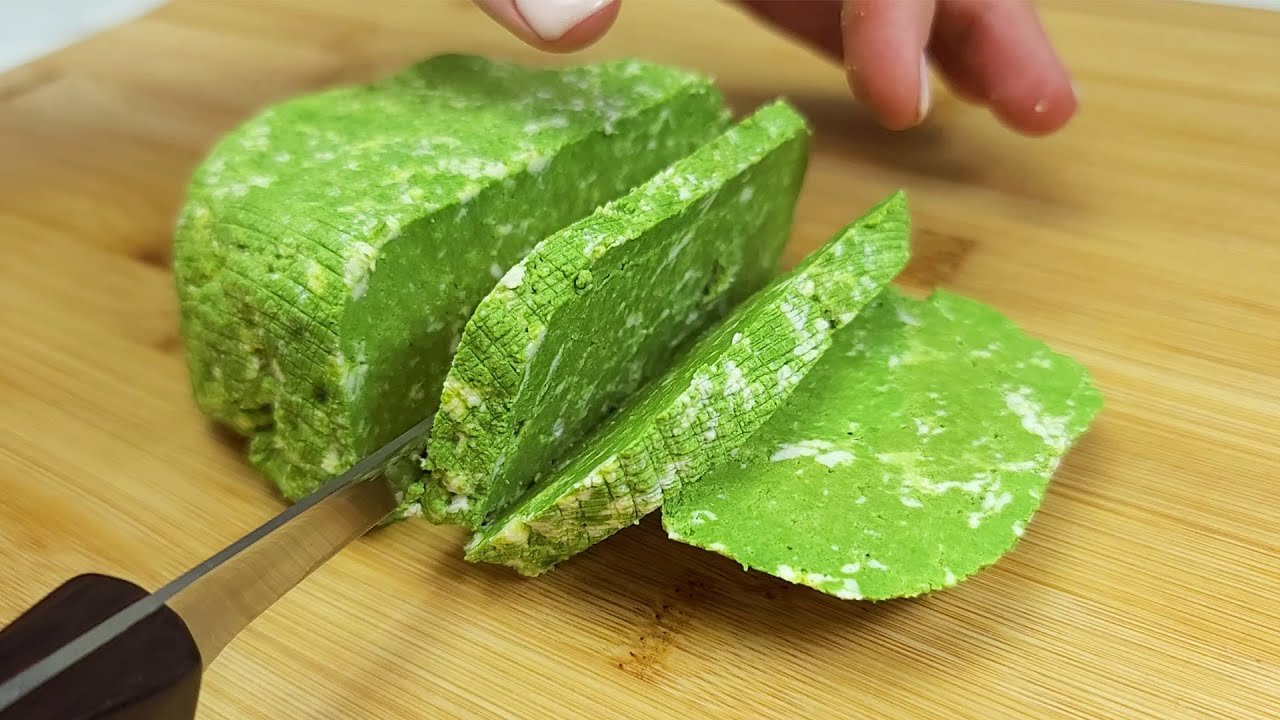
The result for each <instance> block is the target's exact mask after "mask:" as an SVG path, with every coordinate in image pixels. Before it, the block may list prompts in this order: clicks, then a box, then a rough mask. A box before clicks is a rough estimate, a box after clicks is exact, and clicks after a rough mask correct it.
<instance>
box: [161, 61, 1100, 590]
mask: <svg viewBox="0 0 1280 720" xmlns="http://www.w3.org/2000/svg"><path fill="white" fill-rule="evenodd" d="M808 138H809V135H808V129H807V128H806V126H805V122H804V119H803V118H802V117H801V116H800V115H799V114H798V113H797V112H796V111H795V109H794V108H792V107H791V106H790V105H788V104H787V103H786V102H784V101H776V102H772V103H769V104H767V105H765V106H763V107H761V108H759V109H756V110H755V111H753V112H750V113H748V114H747V115H746V116H745V117H744V118H743V119H741V120H740V121H738V122H736V123H735V122H731V116H730V113H729V111H728V109H727V108H726V106H725V102H724V99H723V97H722V96H721V94H720V93H719V92H718V91H717V90H716V88H715V87H714V85H713V83H712V81H711V80H710V79H709V78H706V77H703V76H700V75H697V74H694V73H689V72H686V71H683V70H679V69H675V68H668V67H663V66H660V65H655V64H651V63H646V62H641V61H635V60H617V61H608V62H600V63H594V64H589V65H582V66H575V67H567V68H562V69H533V68H528V67H520V66H517V65H514V64H511V63H504V62H498V61H493V60H488V59H484V58H481V57H476V56H470V55H458V54H451V55H440V56H437V57H433V58H430V59H428V60H425V61H423V62H420V63H417V64H415V65H413V66H412V67H409V68H406V69H404V70H403V71H401V72H398V73H395V74H393V75H390V76H388V77H386V78H384V79H382V80H380V81H377V82H373V83H368V84H364V85H357V86H349V87H340V88H334V89H330V90H326V91H323V92H317V93H313V94H310V95H306V96H301V97H296V98H292V99H288V100H284V101H281V102H279V103H276V104H274V105H272V106H270V107H267V108H265V109H263V110H262V111H261V112H260V113H259V114H258V115H256V116H255V117H253V118H251V119H249V120H248V121H247V122H246V123H244V124H243V125H242V126H240V127H238V128H236V129H235V130H233V131H232V132H230V133H229V134H228V135H227V136H226V137H225V138H223V139H222V140H221V141H220V142H219V143H218V144H217V145H216V146H215V147H214V148H213V149H212V151H211V153H210V154H209V156H208V157H207V158H205V160H204V161H203V162H202V163H201V164H200V165H199V167H198V168H197V169H196V171H195V174H194V177H193V179H192V182H191V186H190V188H189V191H188V197H187V202H186V204H185V206H184V207H183V209H182V212H181V215H180V217H179V220H178V224H177V228H176V235H175V274H176V278H177V289H178V299H179V307H180V312H181V327H182V340H183V343H184V347H185V350H186V358H187V363H188V368H189V372H190V377H191V383H192V389H193V392H194V396H195V399H196V402H197V404H198V406H199V407H200V409H201V410H202V411H203V412H204V413H206V414H207V415H208V416H209V417H211V418H213V419H214V420H216V421H217V422H219V423H223V424H225V425H227V426H229V427H231V428H233V429H235V430H236V431H237V432H239V433H242V434H243V435H245V436H247V437H248V438H249V439H250V442H249V458H250V461H251V462H252V463H253V465H254V466H256V467H257V468H258V469H259V470H260V471H261V472H262V473H263V474H264V475H265V476H266V477H268V478H270V479H271V480H272V481H273V482H274V483H276V485H277V486H278V487H279V488H280V491H281V494H282V496H283V497H284V498H285V499H286V500H289V501H293V500H297V499H299V498H301V497H302V496H304V495H306V494H307V493H309V492H311V491H312V490H314V489H315V488H316V487H318V486H319V485H320V484H321V483H322V482H324V481H325V480H327V479H328V478H330V477H332V476H334V475H336V474H338V473H340V472H342V471H343V470H345V469H346V468H348V467H349V466H351V465H352V464H353V463H354V462H355V461H356V460H357V459H358V458H361V457H364V456H366V455H368V454H369V453H370V452H372V451H374V450H375V449H376V448H378V447H380V446H382V445H383V444H384V443H386V442H387V441H388V440H390V439H392V438H394V437H396V436H398V435H400V434H401V433H403V432H405V431H406V430H407V429H409V428H411V427H413V426H414V425H416V424H417V423H418V422H419V421H421V420H423V419H424V418H427V417H434V428H433V431H432V435H431V437H424V438H420V439H418V441H417V444H416V445H414V446H413V447H411V448H409V450H408V451H406V452H405V453H402V454H401V455H400V456H398V458H397V460H396V462H395V463H394V464H392V465H391V467H389V468H388V470H387V476H388V478H389V479H390V480H391V482H392V484H393V486H394V487H395V489H396V490H397V492H398V493H399V498H400V503H399V507H398V508H397V510H396V511H395V512H394V513H392V514H391V516H389V517H388V518H387V520H388V521H391V520H396V519H401V518H406V517H412V516H424V517H425V519H426V520H427V521H429V522H434V523H447V524H455V525H461V526H464V527H466V528H468V529H470V530H471V531H472V536H471V540H470V542H469V543H468V544H467V546H466V548H465V555H466V557H467V559H468V560H470V561H473V562H487V563H498V564H503V565H507V566H510V567H512V568H514V569H515V570H516V571H518V572H520V573H523V574H525V575H539V574H542V573H545V572H547V571H548V570H550V569H551V568H553V567H555V566H557V565H558V564H559V563H562V562H564V561H565V560H567V559H568V558H571V557H573V556H574V555H576V554H578V553H581V552H582V551H584V550H586V549H587V548H589V547H591V546H592V545H594V544H595V543H597V542H599V541H601V540H603V539H605V538H608V537H610V536H611V535H613V534H614V533H616V532H617V531H619V530H621V529H623V528H625V527H627V526H629V525H632V524H634V523H636V522H638V521H639V519H640V518H642V517H644V516H645V515H647V514H649V513H652V512H654V511H656V510H661V512H662V518H663V524H664V527H665V528H666V529H667V532H668V533H669V534H670V536H671V537H672V538H674V539H676V540H678V541H681V542H685V543H689V544H691V545H694V546H697V547H701V548H705V549H707V550H709V551H712V552H716V553H720V554H723V555H728V556H730V557H732V558H734V559H736V560H737V561H738V562H740V563H741V564H742V565H743V566H744V567H745V568H755V569H759V570H763V571H764V572H767V573H772V574H774V575H777V576H779V577H782V578H784V579H786V580H788V581H791V582H796V583H800V584H804V585H808V586H811V587H814V588H816V589H817V590H820V591H822V592H826V593H830V594H833V595H836V596H838V597H841V598H850V599H856V598H865V599H883V598H891V597H904V596H912V595H917V594H920V593H923V592H929V591H931V590H935V589H938V588H941V587H947V586H949V585H951V584H954V583H955V582H957V581H959V580H961V579H963V578H964V577H967V576H969V575H971V574H973V573H974V572H977V571H979V570H980V569H982V568H983V567H985V566H987V565H990V564H991V563H993V562H995V561H996V560H997V559H998V558H999V557H1000V556H1001V555H1002V554H1003V553H1005V552H1007V551H1008V550H1009V549H1010V548H1011V547H1012V546H1013V544H1014V542H1015V541H1016V539H1017V538H1018V537H1019V536H1020V535H1021V534H1022V533H1023V531H1024V530H1025V528H1026V527H1027V524H1028V523H1029V521H1030V519H1031V517H1032V515H1033V513H1034V512H1035V510H1036V508H1037V507H1038V505H1039V502H1040V499H1041V497H1042V494H1043V492H1044V489H1045V487H1046V486H1047V483H1048V481H1049V479H1050V478H1051V476H1052V475H1053V472H1054V471H1055V469H1056V468H1057V466H1058V463H1059V462H1060V460H1061V458H1062V457H1063V456H1064V454H1065V453H1066V452H1067V451H1068V449H1069V448H1070V446H1071V445H1072V444H1073V443H1074V442H1075V440H1076V439H1077V438H1079V436H1080V435H1081V434H1083V433H1084V432H1085V430H1086V429H1087V427H1088V425H1089V424H1090V422H1091V421H1092V419H1093V418H1094V416H1095V415H1096V414H1097V412H1098V411H1099V409H1100V407H1101V397H1100V396H1099V395H1098V393H1097V391H1096V390H1095V389H1094V388H1093V387H1092V385H1091V384H1090V380H1089V377H1088V375H1087V373H1086V372H1085V371H1084V369H1083V368H1082V367H1080V366H1079V365H1078V364H1076V363H1075V362H1073V361H1071V360H1070V359H1069V358H1066V357H1065V356H1062V355H1058V354H1055V353H1053V352H1051V351H1050V350H1049V349H1048V348H1047V347H1046V346H1044V345H1043V344H1042V343H1039V342H1038V341H1035V340H1033V339H1031V338H1030V337H1028V336H1026V335H1025V334H1023V333H1021V331H1019V330H1018V328H1016V327H1014V326H1013V325H1012V324H1011V323H1010V322H1009V321H1008V320H1006V319H1004V318H1003V317H1002V316H1000V315H999V313H997V312H996V311H995V310H993V309H990V308H987V307H985V306H982V305H980V304H978V303H976V302H973V301H970V300H966V299H964V298H960V297H957V296H954V295H951V294H949V293H945V292H939V293H937V294H935V295H934V296H933V297H932V298H930V299H929V300H928V301H916V300H910V299H908V298H905V297H903V296H901V295H900V294H898V292H897V291H895V290H893V289H892V288H891V287H889V283H890V282H891V281H892V280H893V279H894V277H895V276H896V275H897V274H898V273H899V271H900V270H901V269H902V268H903V266H904V265H905V263H906V261H907V259H908V249H909V242H908V240H909V226H910V223H909V220H908V214H907V209H906V199H905V196H904V194H903V193H901V192H898V193H894V194H893V195H891V196H890V197H889V198H888V199H886V200H884V201H883V202H881V203H879V204H877V205H875V206H874V207H872V208H871V209H870V210H869V211H867V212H866V213H865V214H864V215H863V216H862V217H860V218H858V219H857V220H855V221H853V222H852V223H850V224H849V225H847V226H846V227H845V228H844V229H843V230H842V231H840V232H839V233H837V234H835V235H834V236H833V237H832V239H831V240H830V241H829V242H828V243H826V244H825V245H824V246H823V247H821V248H819V249H818V250H817V251H815V252H814V253H812V254H810V255H809V257H807V258H805V259H804V260H802V261H801V262H800V263H799V264H798V265H797V266H796V267H795V268H794V269H792V270H790V271H789V272H786V273H784V274H779V267H778V263H779V258H780V255H781V252H782V249H783V247H784V245H785V244H786V242H787V240H788V237H789V235H790V232H791V226H792V221H793V214H794V212H795V208H796V203H797V199H798V196H799V193H800V189H801V185H802V183H803V180H804V175H805V170H806V167H807V149H808V141H809V140H808Z"/></svg>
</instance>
